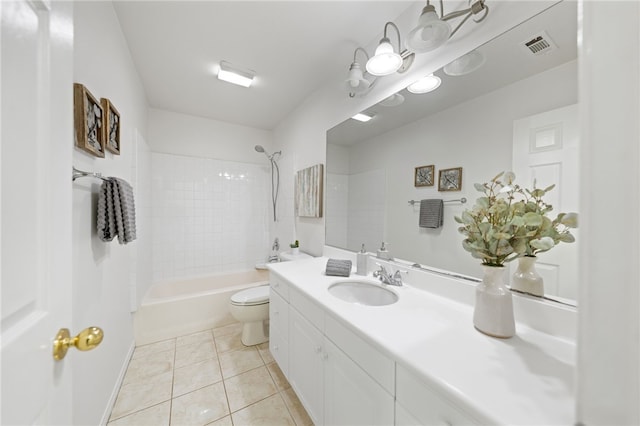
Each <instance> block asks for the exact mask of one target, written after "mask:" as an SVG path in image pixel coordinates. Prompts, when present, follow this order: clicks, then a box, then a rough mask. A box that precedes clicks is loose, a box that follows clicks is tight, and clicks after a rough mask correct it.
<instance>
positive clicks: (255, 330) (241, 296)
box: [229, 253, 311, 346]
mask: <svg viewBox="0 0 640 426" xmlns="http://www.w3.org/2000/svg"><path fill="white" fill-rule="evenodd" d="M280 258H281V259H282V261H283V262H285V261H295V260H301V259H310V258H311V256H309V255H308V254H305V253H300V254H297V255H292V254H290V253H282V254H281V255H280ZM229 312H230V313H231V316H233V317H234V318H235V319H236V320H238V321H239V322H241V323H242V337H241V338H240V340H242V344H243V345H245V346H253V345H259V344H260V343H264V342H266V341H268V340H269V323H268V322H267V321H266V320H268V319H269V286H268V285H261V286H258V287H252V288H248V289H246V290H242V291H239V292H237V293H235V294H233V295H232V296H231V298H230V299H229Z"/></svg>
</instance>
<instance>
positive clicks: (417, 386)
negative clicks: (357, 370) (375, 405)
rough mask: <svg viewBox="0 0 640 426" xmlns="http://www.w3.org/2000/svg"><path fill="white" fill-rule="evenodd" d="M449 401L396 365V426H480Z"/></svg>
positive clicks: (479, 422)
mask: <svg viewBox="0 0 640 426" xmlns="http://www.w3.org/2000/svg"><path fill="white" fill-rule="evenodd" d="M480 424H486V422H482V421H479V420H477V419H475V418H473V417H472V416H471V415H469V414H467V413H466V412H464V411H462V410H461V409H460V408H458V407H457V406H456V405H454V404H453V403H452V402H451V401H449V400H447V399H446V398H445V397H444V396H442V395H441V394H439V393H438V392H436V391H435V390H434V389H432V388H431V387H430V386H429V385H427V384H425V383H423V382H422V381H420V380H419V379H418V378H417V377H416V374H415V373H412V372H411V371H410V370H409V369H407V368H405V367H404V366H402V365H400V364H396V422H395V425H396V426H414V425H434V426H435V425H438V426H440V425H448V426H462V425H465V426H466V425H480Z"/></svg>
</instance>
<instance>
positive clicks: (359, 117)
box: [351, 112, 373, 123]
mask: <svg viewBox="0 0 640 426" xmlns="http://www.w3.org/2000/svg"><path fill="white" fill-rule="evenodd" d="M351 118H353V119H354V120H358V121H362V122H363V123H366V122H367V121H369V120H371V119H372V118H373V115H367V114H364V113H362V112H359V113H357V114H356V115H354V116H353V117H351Z"/></svg>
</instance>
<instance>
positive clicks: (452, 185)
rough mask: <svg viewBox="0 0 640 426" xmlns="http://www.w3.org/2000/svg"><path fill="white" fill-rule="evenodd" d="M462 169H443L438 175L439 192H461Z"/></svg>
mask: <svg viewBox="0 0 640 426" xmlns="http://www.w3.org/2000/svg"><path fill="white" fill-rule="evenodd" d="M461 190H462V167H454V168H451V169H441V170H440V171H439V173H438V191H461Z"/></svg>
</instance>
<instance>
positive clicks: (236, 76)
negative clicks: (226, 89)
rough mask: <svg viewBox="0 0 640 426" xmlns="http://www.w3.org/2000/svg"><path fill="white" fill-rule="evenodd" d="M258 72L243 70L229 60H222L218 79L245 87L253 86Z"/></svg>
mask: <svg viewBox="0 0 640 426" xmlns="http://www.w3.org/2000/svg"><path fill="white" fill-rule="evenodd" d="M255 75H256V73H255V72H253V71H251V70H243V69H240V68H238V67H236V66H234V65H231V64H230V63H229V62H226V61H220V71H218V79H220V80H224V81H227V82H229V83H233V84H237V85H239V86H243V87H249V86H251V83H253V78H254V77H255Z"/></svg>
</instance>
